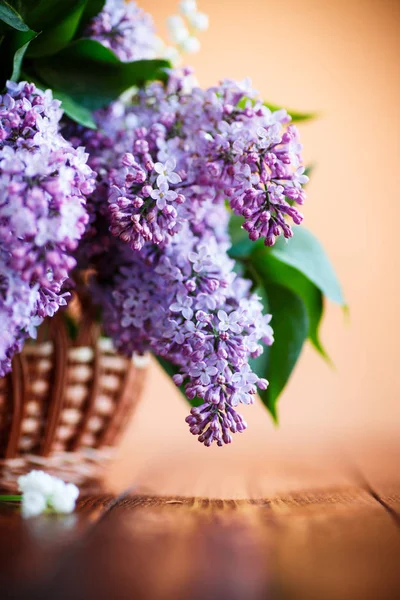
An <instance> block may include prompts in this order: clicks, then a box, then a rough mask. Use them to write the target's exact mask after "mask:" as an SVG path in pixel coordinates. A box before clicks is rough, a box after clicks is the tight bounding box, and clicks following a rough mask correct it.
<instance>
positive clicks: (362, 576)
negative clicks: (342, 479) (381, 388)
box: [19, 487, 400, 600]
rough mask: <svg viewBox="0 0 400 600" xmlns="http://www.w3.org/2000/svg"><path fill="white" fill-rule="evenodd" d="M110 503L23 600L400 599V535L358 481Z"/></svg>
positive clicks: (101, 502)
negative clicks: (239, 496) (241, 496)
mask: <svg viewBox="0 0 400 600" xmlns="http://www.w3.org/2000/svg"><path fill="white" fill-rule="evenodd" d="M111 502H112V499H110V498H104V497H102V498H92V499H88V500H86V501H84V506H83V510H85V503H86V509H88V510H89V508H88V507H89V506H91V507H93V508H94V509H96V508H97V509H98V507H99V506H106V507H108V509H107V511H106V512H105V513H103V517H102V518H100V519H99V520H98V521H97V522H96V524H95V525H93V526H92V527H91V528H90V529H87V530H86V532H85V534H84V535H82V536H81V537H80V539H79V543H74V544H73V547H72V546H70V547H66V548H64V549H63V550H62V552H61V553H60V555H59V557H58V561H57V564H56V565H54V564H53V566H52V568H51V569H48V570H47V575H46V578H42V579H41V580H37V581H36V582H34V584H31V585H30V588H29V595H26V596H23V595H21V596H19V598H20V600H22V599H25V598H26V599H28V598H29V600H35V599H38V600H39V599H40V600H50V599H51V600H54V598H57V600H64V599H65V600H67V599H68V600H69V599H70V598H71V599H72V598H79V597H82V598H97V599H100V600H102V599H103V598H104V600H105V599H107V600H108V599H109V598H114V597H115V598H118V600H125V598H126V599H128V598H129V599H131V598H149V599H150V600H151V599H153V598H154V599H155V600H169V599H171V600H172V599H174V600H181V599H182V600H184V599H187V598H190V599H194V600H196V599H197V598H198V599H200V598H201V599H203V598H212V599H213V600H214V599H215V600H219V599H221V600H225V599H228V598H229V599H232V600H236V599H238V600H239V599H243V598H246V600H247V599H249V600H258V599H260V600H265V599H266V598H270V597H271V596H272V597H276V595H277V596H278V597H279V598H285V599H288V600H291V599H293V600H297V599H302V598H304V599H305V598H307V599H309V598H315V599H316V600H320V599H322V598H323V599H324V600H330V599H331V598H332V600H333V599H334V600H342V599H343V600H347V599H349V600H358V599H360V600H369V599H371V600H372V599H374V600H376V598H388V599H390V598H396V597H398V596H399V595H400V580H399V578H398V560H399V557H400V535H399V531H398V530H397V529H396V528H395V526H394V524H393V521H392V520H391V519H390V517H389V516H388V514H387V512H386V511H385V510H384V508H383V507H382V506H381V505H380V504H379V503H378V502H376V500H375V499H374V498H372V497H371V496H370V495H369V494H368V493H367V492H366V491H365V490H363V489H361V488H356V487H353V488H351V487H347V488H334V489H331V490H328V489H327V490H325V492H321V490H319V489H318V490H303V491H302V492H296V493H293V494H287V495H283V496H278V497H271V498H269V499H259V500H253V501H247V500H242V501H240V500H210V499H207V498H187V497H177V496H175V497H166V498H160V497H154V496H140V495H139V496H129V497H125V498H123V499H121V500H119V501H118V502H117V503H116V504H114V505H112V504H110V503H111ZM111 505H112V508H111V509H110V506H111ZM71 548H72V550H71Z"/></svg>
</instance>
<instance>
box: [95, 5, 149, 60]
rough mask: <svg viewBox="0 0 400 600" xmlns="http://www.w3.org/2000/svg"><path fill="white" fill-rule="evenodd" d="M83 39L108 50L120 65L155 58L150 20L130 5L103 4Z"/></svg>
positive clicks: (138, 9)
mask: <svg viewBox="0 0 400 600" xmlns="http://www.w3.org/2000/svg"><path fill="white" fill-rule="evenodd" d="M85 35H86V36H88V37H90V38H92V39H95V40H97V41H99V42H100V43H101V44H102V45H103V46H105V47H106V48H110V49H111V50H112V51H113V52H114V53H115V54H116V55H117V56H118V58H119V59H120V60H122V61H124V62H129V61H132V60H141V59H145V58H154V57H155V54H156V52H155V49H156V47H157V38H156V36H155V31H154V25H153V20H152V18H151V16H150V15H149V14H148V13H145V12H144V11H143V10H142V9H141V8H139V7H138V5H137V4H136V2H133V1H130V2H125V0H107V2H106V3H105V6H104V8H103V10H102V11H101V12H100V13H99V14H98V15H97V16H96V17H94V18H93V19H92V21H91V22H90V23H89V25H88V27H87V30H86V32H85Z"/></svg>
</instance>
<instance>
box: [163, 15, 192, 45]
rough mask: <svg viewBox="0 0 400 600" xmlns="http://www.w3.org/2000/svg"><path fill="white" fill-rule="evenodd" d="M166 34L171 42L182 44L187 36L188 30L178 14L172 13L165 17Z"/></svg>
mask: <svg viewBox="0 0 400 600" xmlns="http://www.w3.org/2000/svg"><path fill="white" fill-rule="evenodd" d="M167 28H168V34H169V37H170V39H171V41H172V42H174V43H176V44H182V43H183V42H184V41H185V40H186V39H187V38H188V37H189V36H190V33H189V30H188V28H187V27H186V25H185V22H184V20H183V19H182V17H181V16H180V15H172V16H171V17H168V19H167Z"/></svg>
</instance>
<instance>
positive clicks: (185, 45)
mask: <svg viewBox="0 0 400 600" xmlns="http://www.w3.org/2000/svg"><path fill="white" fill-rule="evenodd" d="M179 47H180V49H181V50H182V52H187V53H188V54H196V52H199V50H200V42H199V40H198V39H197V38H196V37H194V36H193V35H190V36H189V37H187V38H186V39H184V40H183V41H182V42H180V43H179Z"/></svg>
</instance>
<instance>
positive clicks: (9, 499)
mask: <svg viewBox="0 0 400 600" xmlns="http://www.w3.org/2000/svg"><path fill="white" fill-rule="evenodd" d="M20 500H22V496H3V495H1V494H0V502H20Z"/></svg>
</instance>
